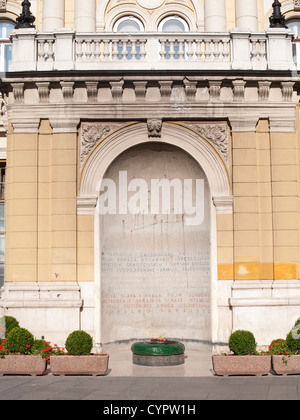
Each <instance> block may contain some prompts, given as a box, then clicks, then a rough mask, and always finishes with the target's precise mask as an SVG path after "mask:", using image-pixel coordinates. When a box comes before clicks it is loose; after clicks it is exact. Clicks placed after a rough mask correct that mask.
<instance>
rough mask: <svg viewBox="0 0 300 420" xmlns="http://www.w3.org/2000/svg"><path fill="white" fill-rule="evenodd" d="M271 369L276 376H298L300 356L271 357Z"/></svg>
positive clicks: (299, 372) (299, 373)
mask: <svg viewBox="0 0 300 420" xmlns="http://www.w3.org/2000/svg"><path fill="white" fill-rule="evenodd" d="M272 369H273V371H274V372H275V373H276V375H300V355H291V356H289V355H278V356H277V355H276V356H272Z"/></svg>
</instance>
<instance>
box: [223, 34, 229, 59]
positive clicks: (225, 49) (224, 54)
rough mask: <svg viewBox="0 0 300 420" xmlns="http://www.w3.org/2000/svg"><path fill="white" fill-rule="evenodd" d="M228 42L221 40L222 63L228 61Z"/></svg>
mask: <svg viewBox="0 0 300 420" xmlns="http://www.w3.org/2000/svg"><path fill="white" fill-rule="evenodd" d="M229 58H230V57H229V40H228V39H223V61H229Z"/></svg>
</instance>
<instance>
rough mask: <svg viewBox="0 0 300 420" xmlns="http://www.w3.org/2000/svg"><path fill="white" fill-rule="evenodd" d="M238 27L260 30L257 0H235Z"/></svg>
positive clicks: (253, 30)
mask: <svg viewBox="0 0 300 420" xmlns="http://www.w3.org/2000/svg"><path fill="white" fill-rule="evenodd" d="M235 13H236V27H237V28H239V29H250V31H252V32H257V31H258V17H257V0H247V1H245V0H235Z"/></svg>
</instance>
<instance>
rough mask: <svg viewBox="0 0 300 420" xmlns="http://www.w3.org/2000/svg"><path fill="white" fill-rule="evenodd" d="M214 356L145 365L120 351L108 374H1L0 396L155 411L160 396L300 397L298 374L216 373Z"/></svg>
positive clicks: (163, 398)
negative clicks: (140, 404)
mask: <svg viewBox="0 0 300 420" xmlns="http://www.w3.org/2000/svg"><path fill="white" fill-rule="evenodd" d="M210 359H211V357H210V355H209V354H207V355H203V354H202V353H200V352H189V354H188V357H187V359H186V362H185V364H184V365H180V366H173V367H163V368H161V367H143V366H136V365H133V364H132V362H131V359H130V354H129V353H126V352H125V353H124V352H116V353H115V354H112V355H111V357H110V369H109V372H108V374H107V375H106V376H97V377H92V376H54V375H52V374H51V372H48V373H47V374H46V375H44V376H36V377H33V376H9V375H7V376H3V377H0V400H1V401H12V400H57V401H59V400H68V401H87V400H89V401H92V400H94V401H102V403H101V404H99V405H98V409H99V411H100V412H101V411H102V412H103V410H104V408H105V407H107V406H108V404H109V403H110V402H112V403H113V402H114V401H115V402H117V401H119V402H120V401H127V402H128V403H127V405H128V404H131V405H134V404H135V403H134V402H137V401H143V404H144V405H143V407H144V406H145V407H146V408H145V409H143V410H146V411H147V410H148V409H149V410H150V409H151V410H152V411H153V410H154V409H156V408H155V404H156V405H157V404H158V402H159V401H160V402H163V401H165V402H170V401H173V402H175V401H184V402H186V403H188V404H189V406H191V404H193V402H197V401H203V400H299V399H300V376H276V375H272V374H269V375H268V376H263V377H254V376H247V377H246V376H244V377H237V376H231V377H218V376H215V375H214V373H213V371H212V366H211V362H210ZM130 401H131V403H129V402H130ZM153 401H154V402H155V403H153ZM165 402H164V403H161V404H166V403H165ZM147 404H148V405H147ZM148 407H150V408H148ZM95 408H97V406H96V407H95ZM139 413H140V414H141V412H139V411H138V412H137V413H136V415H138V414H139ZM142 414H143V415H144V414H145V412H144V411H142ZM146 414H147V413H146ZM148 414H153V413H148ZM191 414H193V413H191Z"/></svg>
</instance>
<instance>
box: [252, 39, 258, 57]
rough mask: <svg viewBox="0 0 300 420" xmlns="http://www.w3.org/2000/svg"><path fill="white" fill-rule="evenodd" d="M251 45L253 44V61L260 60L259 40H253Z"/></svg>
mask: <svg viewBox="0 0 300 420" xmlns="http://www.w3.org/2000/svg"><path fill="white" fill-rule="evenodd" d="M251 46H252V51H251V58H252V61H258V52H257V41H252V43H251Z"/></svg>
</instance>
